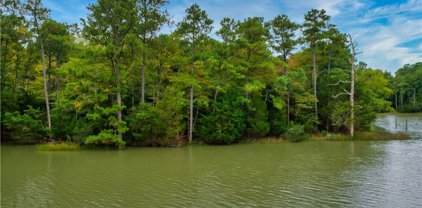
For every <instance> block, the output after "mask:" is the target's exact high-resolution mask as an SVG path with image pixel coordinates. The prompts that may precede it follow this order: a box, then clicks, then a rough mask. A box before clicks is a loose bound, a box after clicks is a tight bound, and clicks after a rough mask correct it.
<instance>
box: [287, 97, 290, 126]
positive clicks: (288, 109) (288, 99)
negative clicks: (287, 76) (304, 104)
mask: <svg viewBox="0 0 422 208" xmlns="http://www.w3.org/2000/svg"><path fill="white" fill-rule="evenodd" d="M287 125H290V95H289V94H288V93H287Z"/></svg>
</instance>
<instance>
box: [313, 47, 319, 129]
mask: <svg viewBox="0 0 422 208" xmlns="http://www.w3.org/2000/svg"><path fill="white" fill-rule="evenodd" d="M315 56H316V48H315V46H314V48H313V54H312V60H313V68H314V70H313V81H314V97H315V126H316V127H317V129H318V125H317V121H318V97H317V73H316V60H315V59H316V57H315Z"/></svg>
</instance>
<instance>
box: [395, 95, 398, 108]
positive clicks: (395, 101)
mask: <svg viewBox="0 0 422 208" xmlns="http://www.w3.org/2000/svg"><path fill="white" fill-rule="evenodd" d="M394 97H395V107H396V110H398V109H397V91H395V92H394Z"/></svg>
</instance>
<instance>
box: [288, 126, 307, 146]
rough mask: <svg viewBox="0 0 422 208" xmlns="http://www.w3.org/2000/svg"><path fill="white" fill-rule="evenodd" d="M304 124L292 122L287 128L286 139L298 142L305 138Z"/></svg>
mask: <svg viewBox="0 0 422 208" xmlns="http://www.w3.org/2000/svg"><path fill="white" fill-rule="evenodd" d="M307 137H308V136H307V134H306V133H305V126H303V125H299V124H293V125H291V126H289V128H288V129H287V139H288V140H289V141H291V142H299V141H302V140H304V139H306V138H307Z"/></svg>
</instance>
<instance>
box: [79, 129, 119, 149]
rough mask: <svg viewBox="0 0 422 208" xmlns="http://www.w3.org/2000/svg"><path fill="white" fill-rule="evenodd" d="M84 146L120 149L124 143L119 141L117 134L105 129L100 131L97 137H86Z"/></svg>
mask: <svg viewBox="0 0 422 208" xmlns="http://www.w3.org/2000/svg"><path fill="white" fill-rule="evenodd" d="M84 144H85V145H88V146H90V145H94V146H115V147H117V148H119V149H122V148H124V147H125V145H126V142H125V141H123V140H122V139H120V137H119V136H118V135H117V134H115V133H113V130H111V129H107V130H103V131H101V132H100V133H99V134H98V135H91V136H88V137H87V138H86V139H85V141H84Z"/></svg>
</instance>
